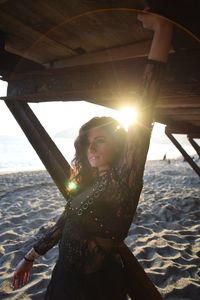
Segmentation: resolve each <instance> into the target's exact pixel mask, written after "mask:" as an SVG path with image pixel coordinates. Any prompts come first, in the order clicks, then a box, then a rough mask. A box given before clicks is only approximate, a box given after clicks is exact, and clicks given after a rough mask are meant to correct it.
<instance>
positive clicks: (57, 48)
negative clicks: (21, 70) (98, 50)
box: [0, 10, 75, 63]
mask: <svg viewBox="0 0 200 300" xmlns="http://www.w3.org/2000/svg"><path fill="white" fill-rule="evenodd" d="M0 19H1V22H0V29H1V30H2V31H4V32H6V33H10V34H12V39H11V38H10V39H9V37H8V38H7V40H6V50H8V52H13V53H15V54H18V55H20V56H23V57H25V58H27V59H31V60H34V61H36V62H39V63H44V62H47V61H49V60H52V56H53V57H54V59H55V58H56V57H57V58H62V57H66V56H67V55H73V54H74V53H75V52H74V51H73V50H72V49H69V48H67V47H66V46H64V45H63V44H62V42H56V41H54V40H52V39H50V38H49V37H48V36H47V35H45V34H41V33H40V32H38V31H36V30H34V29H32V28H31V27H29V26H27V25H26V24H24V23H22V22H21V21H20V20H19V19H17V18H14V17H13V16H11V15H9V14H7V13H5V12H4V11H2V10H0ZM20 41H21V44H20ZM13 43H14V45H15V47H14V46H13Z"/></svg>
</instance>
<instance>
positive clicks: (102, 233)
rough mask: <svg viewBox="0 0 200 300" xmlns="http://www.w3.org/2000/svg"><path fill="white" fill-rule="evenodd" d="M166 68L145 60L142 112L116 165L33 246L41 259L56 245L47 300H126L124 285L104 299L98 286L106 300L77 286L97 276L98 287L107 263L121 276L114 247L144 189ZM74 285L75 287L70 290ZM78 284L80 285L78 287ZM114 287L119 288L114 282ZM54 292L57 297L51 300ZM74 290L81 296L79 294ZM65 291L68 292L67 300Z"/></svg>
mask: <svg viewBox="0 0 200 300" xmlns="http://www.w3.org/2000/svg"><path fill="white" fill-rule="evenodd" d="M164 66H165V64H163V63H160V62H157V61H149V62H148V64H147V67H146V71H145V74H144V81H143V88H142V91H143V92H142V93H141V98H140V101H139V104H140V106H141V107H142V109H143V117H142V120H140V123H139V122H138V124H134V125H133V126H132V127H131V128H130V130H129V132H128V137H127V141H126V144H125V146H124V151H123V153H122V156H121V158H120V160H119V161H118V163H117V165H115V167H113V168H112V169H111V170H109V171H108V172H107V173H106V174H104V175H103V176H99V177H97V178H96V179H95V180H94V182H93V183H92V184H91V185H90V186H89V187H88V188H87V189H85V190H84V191H82V192H80V193H79V194H77V195H75V196H73V197H69V199H68V203H67V205H66V207H65V210H64V212H63V214H62V215H61V217H60V218H59V220H58V221H57V223H56V224H55V225H54V226H53V227H52V228H51V229H50V230H49V231H48V232H47V234H46V235H45V236H44V237H43V238H42V239H41V240H39V241H38V242H37V243H36V244H35V246H34V249H35V250H36V252H38V253H39V254H41V255H42V254H45V253H46V252H47V251H48V250H49V249H50V248H52V247H53V246H54V245H55V244H57V243H58V242H59V258H58V262H57V264H56V267H55V270H54V272H53V276H52V280H51V282H50V285H49V288H48V291H47V295H46V297H47V298H46V299H69V300H70V299H74V300H75V299H86V300H89V299H105V300H106V299H120V300H123V299H126V298H125V297H126V296H125V294H126V293H125V292H124V289H125V285H124V284H122V286H121V285H120V284H118V286H119V287H120V291H121V296H120V297H121V298H113V297H111V296H109V297H108V294H109V292H108V289H107V287H106V284H105V282H104V284H103V286H104V288H103V287H102V293H104V292H105V295H104V297H103V296H102V297H101V298H98V297H97V295H96V294H95V295H93V298H90V296H86V295H87V293H88V292H89V291H88V290H87V288H85V287H84V288H83V286H82V285H81V282H82V281H83V282H85V281H84V280H86V278H87V280H88V281H87V280H86V281H87V282H90V280H91V282H92V281H94V282H95V280H96V279H94V278H96V277H95V276H97V278H98V280H97V281H96V283H97V282H98V281H99V282H100V278H101V276H102V275H100V274H104V273H105V274H107V272H108V269H109V266H110V265H112V268H113V269H115V268H116V269H118V270H120V271H119V274H122V272H123V266H122V264H121V262H120V260H119V257H118V253H117V245H118V244H119V243H120V242H122V241H123V240H124V239H125V237H126V236H127V234H128V230H129V227H130V225H131V222H132V219H133V216H134V213H135V210H136V207H137V204H138V200H139V196H140V193H141V190H142V183H143V172H144V165H145V161H146V155H147V152H148V147H149V141H150V135H151V129H152V120H153V108H154V106H155V99H156V97H157V93H158V90H159V86H160V81H161V78H162V74H163V70H164ZM111 262H112V264H111ZM105 270H107V271H105ZM109 270H110V269H109ZM101 272H102V273H101ZM108 273H109V272H108ZM69 274H71V275H69ZM72 274H73V275H72ZM94 274H96V275H94ZM105 274H104V275H103V276H105ZM89 275H91V276H89ZM120 276H121V275H119V278H121V277H120ZM69 278H74V281H73V282H71V281H70V280H71V279H70V280H69V282H71V285H65V284H63V285H62V284H61V282H65V283H66V282H68V279H69ZM80 278H81V279H80ZM83 278H84V279H83ZM88 278H90V280H89V279H88ZM80 280H81V281H80ZM102 280H103V278H102ZM102 282H103V281H102ZM110 282H111V281H110ZM122 282H123V281H122ZM74 285H75V287H76V288H75V289H74V290H73V288H72V287H73V286H74ZM77 285H80V286H79V289H78V287H77ZM94 285H95V284H94ZM97 285H98V284H97ZM110 285H112V284H111V283H110ZM114 285H115V286H116V285H117V279H116V282H115V283H114ZM67 286H68V288H67ZM85 286H87V284H85ZM88 286H89V284H88ZM113 288H114V287H113ZM115 288H116V287H115ZM66 289H67V290H66ZM58 290H59V291H60V292H59V294H57V297H56V296H55V297H54V296H53V295H55V294H56V293H57V292H58ZM75 290H77V294H76V293H75ZM78 290H80V291H82V293H81V294H80V293H79V292H78ZM56 291H57V292H56ZM73 291H74V293H75V296H73ZM120 291H118V295H120ZM62 293H63V295H66V297H65V296H63V295H62ZM67 293H69V296H68V297H67V295H68V294H67ZM70 293H72V295H71V296H70ZM62 297H63V298H62Z"/></svg>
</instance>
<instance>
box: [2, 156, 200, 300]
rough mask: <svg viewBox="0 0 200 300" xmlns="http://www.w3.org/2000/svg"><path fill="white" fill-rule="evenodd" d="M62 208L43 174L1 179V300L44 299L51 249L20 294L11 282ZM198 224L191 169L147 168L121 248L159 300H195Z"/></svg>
mask: <svg viewBox="0 0 200 300" xmlns="http://www.w3.org/2000/svg"><path fill="white" fill-rule="evenodd" d="M64 205H65V200H64V199H63V197H62V195H61V194H60V193H59V191H58V190H57V188H56V186H55V185H54V183H53V181H52V180H51V178H50V176H49V175H48V173H47V172H46V171H31V172H18V173H7V174H1V175H0V216H1V218H0V299H12V300H14V299H16V300H20V299H24V300H25V299H27V300H28V299H34V300H36V299H43V295H44V292H45V288H46V286H47V284H48V281H49V278H50V275H51V271H52V268H53V266H54V264H55V261H56V257H57V251H58V250H57V247H54V248H53V249H51V250H50V251H49V252H48V253H47V254H46V255H44V256H43V257H39V258H38V259H37V262H36V263H35V265H34V268H33V272H32V274H31V277H30V280H29V283H28V284H27V285H26V286H24V287H23V288H22V289H19V290H15V291H13V288H12V285H11V278H12V275H13V271H14V269H15V266H16V265H17V263H18V261H20V259H21V258H22V257H23V256H24V254H25V253H26V252H27V251H28V250H29V249H30V248H31V246H32V244H33V243H34V242H35V240H36V239H37V238H38V237H39V236H41V235H42V234H43V233H44V232H45V230H46V229H47V227H48V226H51V224H53V222H55V221H56V219H57V217H58V216H59V215H60V214H61V213H62V210H63V207H64ZM199 220H200V181H199V177H198V176H197V175H196V174H195V173H194V171H193V170H192V169H191V168H190V166H189V165H188V164H187V163H186V162H182V161H181V160H172V161H171V163H170V164H169V163H168V161H148V162H147V164H146V168H145V176H144V189H143V193H142V196H141V201H140V204H139V206H138V209H137V213H136V216H135V218H134V220H133V223H132V226H131V229H130V232H129V236H128V237H127V239H126V243H127V245H128V246H129V247H130V249H131V250H132V251H133V253H134V254H135V256H136V257H137V259H138V260H139V262H140V263H141V265H142V266H143V267H144V269H145V271H146V272H147V274H148V275H149V277H150V278H151V280H152V281H153V282H154V284H155V285H156V286H157V288H158V289H159V291H160V292H161V294H162V295H163V298H164V299H165V300H177V299H179V300H198V299H200V221H199ZM58 300H59V299H58ZM94 300H95V299H94ZM111 300H114V299H111ZM147 300H148V299H147Z"/></svg>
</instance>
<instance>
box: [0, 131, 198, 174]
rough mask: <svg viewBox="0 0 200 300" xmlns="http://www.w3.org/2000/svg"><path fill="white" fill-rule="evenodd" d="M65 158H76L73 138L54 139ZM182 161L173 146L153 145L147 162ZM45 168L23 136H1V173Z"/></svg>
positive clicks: (188, 149) (190, 149)
mask: <svg viewBox="0 0 200 300" xmlns="http://www.w3.org/2000/svg"><path fill="white" fill-rule="evenodd" d="M52 139H53V141H54V142H55V144H56V145H57V147H58V148H59V150H60V151H61V152H62V154H63V156H64V157H65V158H66V159H67V161H68V162H69V163H71V161H72V159H73V157H74V153H75V150H74V145H73V142H74V140H73V139H72V138H60V137H59V138H57V137H55V138H53V137H52ZM185 150H187V151H188V153H190V154H191V155H192V156H193V155H195V152H194V149H193V148H192V147H190V146H187V147H186V148H185ZM164 156H165V157H166V159H182V157H181V155H180V153H179V151H178V150H177V149H176V148H175V146H174V145H173V144H155V143H154V144H151V145H150V148H149V152H148V156H147V160H162V159H163V157H164ZM44 169H45V167H44V165H43V163H42V162H41V160H40V158H39V157H38V155H37V153H36V152H35V150H34V149H33V147H32V145H31V144H30V143H29V141H28V140H27V138H26V137H25V136H23V135H21V136H5V135H0V173H5V172H6V173H7V172H18V171H29V170H30V171H31V170H44Z"/></svg>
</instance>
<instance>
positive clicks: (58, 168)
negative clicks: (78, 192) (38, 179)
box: [5, 101, 70, 198]
mask: <svg viewBox="0 0 200 300" xmlns="http://www.w3.org/2000/svg"><path fill="white" fill-rule="evenodd" d="M5 103H6V105H7V107H8V108H9V110H10V111H11V113H12V114H13V116H14V117H15V119H16V120H17V122H18V124H19V125H20V127H21V128H22V130H23V131H24V133H25V135H26V137H27V138H28V140H29V142H30V143H31V145H32V146H33V148H34V149H35V151H36V152H37V154H38V156H39V157H40V159H41V161H42V162H43V164H44V165H45V167H46V169H47V171H48V172H49V174H50V175H51V177H52V178H53V180H54V182H55V184H56V185H57V187H58V188H59V190H60V192H61V193H62V195H63V196H64V197H65V198H67V192H66V182H67V179H68V178H69V175H70V165H69V164H68V163H67V161H66V159H65V158H64V156H63V155H62V154H61V152H60V151H59V149H58V148H57V146H56V145H55V143H54V142H53V141H52V139H51V138H50V136H49V135H48V133H47V132H46V131H45V129H44V127H43V126H42V125H41V123H40V122H39V120H38V119H37V117H36V116H35V115H34V113H33V111H32V110H31V109H30V107H29V106H28V104H27V103H25V102H18V101H13V102H11V101H5Z"/></svg>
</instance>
